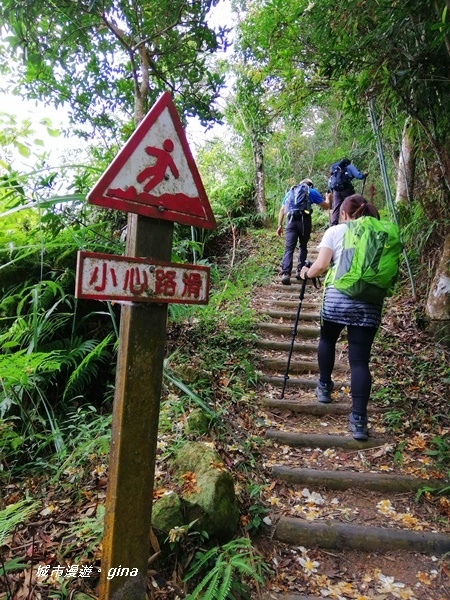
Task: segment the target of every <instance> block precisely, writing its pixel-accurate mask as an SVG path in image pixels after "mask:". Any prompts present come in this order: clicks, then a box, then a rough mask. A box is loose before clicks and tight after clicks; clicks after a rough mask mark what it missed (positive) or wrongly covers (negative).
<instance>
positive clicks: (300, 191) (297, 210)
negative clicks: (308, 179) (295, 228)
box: [286, 183, 311, 219]
mask: <svg viewBox="0 0 450 600" xmlns="http://www.w3.org/2000/svg"><path fill="white" fill-rule="evenodd" d="M310 212H311V202H310V200H309V185H308V184H307V183H301V184H300V183H299V184H298V185H293V186H292V187H291V189H290V190H289V196H288V197H287V200H286V214H287V216H288V217H289V218H290V219H292V218H294V217H296V216H300V215H301V214H302V213H306V214H307V215H309V214H310Z"/></svg>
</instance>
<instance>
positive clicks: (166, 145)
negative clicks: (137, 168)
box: [136, 138, 180, 192]
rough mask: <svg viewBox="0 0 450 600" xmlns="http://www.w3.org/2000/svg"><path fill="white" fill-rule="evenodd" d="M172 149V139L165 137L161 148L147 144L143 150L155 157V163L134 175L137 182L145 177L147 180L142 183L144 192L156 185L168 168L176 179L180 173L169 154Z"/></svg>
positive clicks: (164, 175)
mask: <svg viewBox="0 0 450 600" xmlns="http://www.w3.org/2000/svg"><path fill="white" fill-rule="evenodd" d="M173 149H174V144H173V142H172V140H170V139H168V138H167V139H165V140H164V142H163V149H161V148H155V147H154V146H147V147H146V148H145V151H146V153H147V154H149V155H150V156H155V157H156V163H155V164H154V165H152V166H151V167H146V168H145V169H144V170H143V171H141V172H140V173H139V175H138V176H137V177H136V179H137V181H138V182H139V183H143V182H144V181H145V180H146V179H149V181H148V182H147V183H146V184H145V185H144V192H149V191H150V190H152V189H153V188H154V187H156V186H157V185H158V184H159V183H161V181H162V180H163V179H164V178H165V177H166V173H167V169H170V170H171V171H172V173H173V176H174V177H175V179H178V177H179V176H180V173H179V171H178V169H177V166H176V164H175V162H174V160H173V158H172V156H171V155H170V153H171V152H172V151H173Z"/></svg>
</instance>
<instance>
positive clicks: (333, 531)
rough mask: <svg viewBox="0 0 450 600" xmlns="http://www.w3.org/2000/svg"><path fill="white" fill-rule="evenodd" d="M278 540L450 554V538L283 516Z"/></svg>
mask: <svg viewBox="0 0 450 600" xmlns="http://www.w3.org/2000/svg"><path fill="white" fill-rule="evenodd" d="M274 538H275V539H276V540H278V541H280V542H283V543H285V544H293V545H295V546H305V547H306V548H317V547H318V548H328V549H333V550H334V549H341V548H346V549H352V550H358V551H361V552H383V551H386V552H387V551H392V550H402V551H405V552H421V553H424V554H435V555H437V556H440V555H442V554H445V553H446V552H450V535H448V534H444V533H432V532H425V531H410V530H405V529H394V528H384V527H372V526H367V525H352V524H350V523H345V524H343V523H336V522H330V521H327V522H326V523H325V522H322V523H321V522H318V521H315V522H310V521H306V520H304V519H299V518H295V517H281V519H280V520H279V521H278V523H277V525H276V527H275V532H274Z"/></svg>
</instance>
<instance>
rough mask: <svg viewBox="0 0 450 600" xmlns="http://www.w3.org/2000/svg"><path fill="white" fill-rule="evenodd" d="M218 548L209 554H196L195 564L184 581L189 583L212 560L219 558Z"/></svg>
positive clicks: (211, 550) (212, 549) (209, 551)
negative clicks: (215, 557)
mask: <svg viewBox="0 0 450 600" xmlns="http://www.w3.org/2000/svg"><path fill="white" fill-rule="evenodd" d="M218 550H219V549H218V548H217V547H215V548H211V549H210V550H208V552H205V553H204V554H201V553H200V552H196V553H195V557H194V561H193V562H194V564H193V565H192V566H191V568H190V570H189V573H188V574H187V575H186V576H185V577H184V579H183V581H188V580H189V579H191V577H193V576H194V575H196V574H197V573H198V572H199V571H200V569H201V568H202V567H203V565H204V564H206V563H207V562H208V561H209V560H211V559H212V558H213V557H214V556H217V552H218Z"/></svg>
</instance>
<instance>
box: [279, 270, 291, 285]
mask: <svg viewBox="0 0 450 600" xmlns="http://www.w3.org/2000/svg"><path fill="white" fill-rule="evenodd" d="M281 283H282V284H283V285H291V278H290V276H289V274H288V273H283V276H282V277H281Z"/></svg>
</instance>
